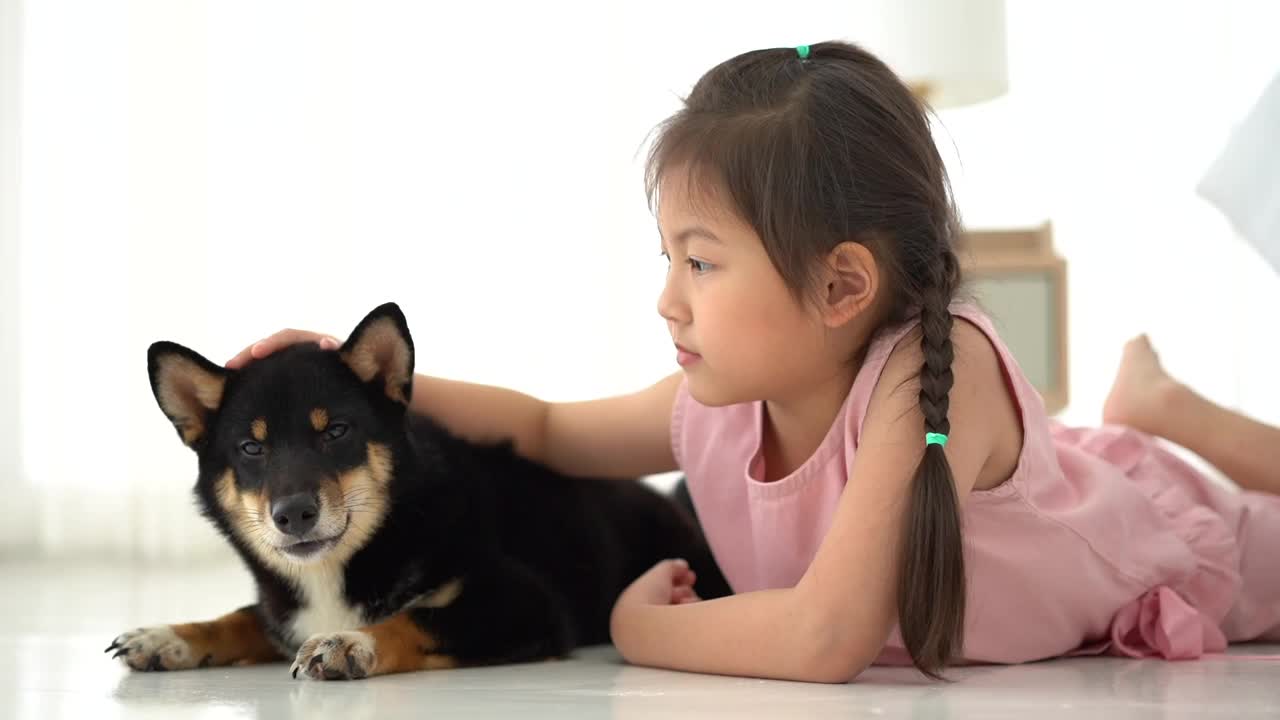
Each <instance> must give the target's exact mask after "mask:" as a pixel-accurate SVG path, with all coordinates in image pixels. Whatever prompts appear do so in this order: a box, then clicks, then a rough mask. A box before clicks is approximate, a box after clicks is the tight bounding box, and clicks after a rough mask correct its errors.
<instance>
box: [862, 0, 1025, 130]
mask: <svg viewBox="0 0 1280 720" xmlns="http://www.w3.org/2000/svg"><path fill="white" fill-rule="evenodd" d="M851 7H852V8H853V19H852V25H853V29H852V31H851V32H850V33H849V38H850V39H851V40H852V41H853V42H855V43H858V44H859V45H861V46H863V47H865V48H866V49H867V50H869V51H871V52H872V53H875V54H876V55H877V56H878V57H879V58H880V59H882V60H884V61H885V63H887V64H888V65H889V67H891V68H893V71H894V72H896V73H897V74H898V76H899V77H901V78H902V79H903V80H904V81H906V82H907V83H908V84H909V85H911V86H912V87H913V88H914V89H916V90H917V92H918V93H919V94H921V95H923V96H924V98H925V100H927V101H928V102H929V104H930V105H932V106H933V107H934V108H938V109H941V108H947V107H956V106H960V105H969V104H972V103H977V102H982V101H984V100H990V99H992V98H995V97H998V96H1000V95H1003V94H1004V93H1005V92H1006V91H1007V90H1008V89H1009V78H1008V71H1007V51H1006V47H1005V21H1004V0H855V1H854V2H853V3H851Z"/></svg>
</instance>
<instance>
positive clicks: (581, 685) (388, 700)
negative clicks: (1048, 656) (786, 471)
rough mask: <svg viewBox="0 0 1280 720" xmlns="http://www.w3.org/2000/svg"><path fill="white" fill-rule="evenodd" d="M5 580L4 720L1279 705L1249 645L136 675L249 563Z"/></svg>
mask: <svg viewBox="0 0 1280 720" xmlns="http://www.w3.org/2000/svg"><path fill="white" fill-rule="evenodd" d="M0 588H3V590H0V718H13V719H14V720H47V719H51V718H73V717H74V718H93V719H94V720H109V719H110V718H150V717H154V718H188V717H190V718H264V719H270V720H276V719H277V718H289V717H297V718H309V719H321V718H342V719H343V720H365V719H366V718H368V719H373V718H401V717H404V718H421V717H427V716H431V717H457V716H465V717H472V718H484V717H495V718H509V717H515V716H517V715H519V716H520V717H528V718H539V717H547V718H551V717H554V718H566V717H571V718H577V717H620V718H631V717H645V718H650V717H673V718H674V717H678V718H699V717H788V718H794V717H805V718H825V717H832V718H836V717H839V718H861V717H876V718H881V717H906V718H949V719H950V718H967V717H975V718H1018V719H1019V720H1022V719H1025V718H1028V717H1031V718H1034V719H1035V720H1049V719H1050V718H1081V717H1085V718H1089V720H1105V719H1107V718H1250V717H1259V718H1261V717H1272V718H1274V717H1280V662H1277V661H1267V660H1256V659H1243V658H1225V659H1224V658H1219V659H1206V660H1201V661H1198V662H1182V663H1168V662H1161V661H1130V660H1118V659H1077V660H1059V661H1053V662H1046V663H1036V664H1033V665H1024V666H1018V667H980V668H970V669H965V670H959V671H956V672H955V673H954V677H955V678H956V680H957V681H956V682H953V683H950V684H945V685H944V684H937V683H929V682H925V681H922V680H920V679H918V677H917V676H915V675H914V674H913V673H911V672H910V671H906V670H899V669H888V668H873V669H871V670H869V671H868V672H867V673H865V674H864V675H863V677H861V678H860V679H859V680H858V681H857V682H855V683H852V684H849V685H845V686H827V685H809V684H803V683H787V682H771V681H764V680H748V679H740V678H721V677H706V676H699V675H688V674H683V673H672V672H663V671H658V670H649V669H645V668H637V667H629V666H626V665H624V664H622V663H620V662H619V660H618V657H617V655H616V654H615V653H614V652H613V650H612V649H611V648H608V647H601V648H590V649H587V650H585V651H581V652H579V653H578V655H577V657H575V659H573V660H569V661H564V662H550V663H538V664H534V665H520V666H511V667H504V668H486V669H474V670H452V671H444V672H434V673H430V672H428V673H417V674H412V675H400V676H392V677H383V678H374V679H371V680H366V681H360V682H348V683H316V682H304V681H298V680H294V679H292V678H291V677H290V676H289V674H288V666H287V665H271V666H263V667H253V668H235V669H209V670H198V671H188V672H176V673H145V674H144V673H131V672H129V671H128V670H126V669H125V668H124V667H122V666H121V665H119V664H117V663H118V661H111V660H109V659H108V658H107V657H106V656H105V655H103V653H102V649H103V648H104V647H106V645H107V643H108V642H110V640H111V638H112V637H114V635H115V634H117V633H118V632H120V631H122V630H125V629H129V628H132V627H135V626H138V625H152V624H157V623H162V622H180V621H185V620H194V619H202V618H206V617H211V616H213V615H217V614H220V613H221V612H224V611H226V610H228V609H231V608H234V607H236V606H237V605H239V604H243V602H245V601H246V600H247V599H248V598H249V597H250V594H249V583H248V580H247V578H246V577H245V576H244V575H243V573H241V572H240V571H239V570H238V569H237V568H215V569H198V570H197V569H188V570H150V571H140V570H136V569H130V568H108V567H61V566H47V567H35V566H19V565H0ZM1233 652H1246V653H1251V654H1255V653H1256V654H1261V653H1280V648H1276V647H1270V648H1268V647H1265V646H1254V647H1240V648H1235V649H1233Z"/></svg>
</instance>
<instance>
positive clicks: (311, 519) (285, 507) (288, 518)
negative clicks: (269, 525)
mask: <svg viewBox="0 0 1280 720" xmlns="http://www.w3.org/2000/svg"><path fill="white" fill-rule="evenodd" d="M319 514H320V512H319V509H318V508H317V507H316V501H315V500H314V499H313V498H312V497H311V494H310V493H297V494H295V495H286V496H285V497H282V498H280V499H279V500H277V501H275V502H274V503H271V519H272V520H274V521H275V524H276V527H278V528H280V532H282V533H285V534H286V535H293V536H295V537H302V536H303V535H305V534H307V532H308V531H310V530H311V528H313V527H315V526H316V517H317V516H319Z"/></svg>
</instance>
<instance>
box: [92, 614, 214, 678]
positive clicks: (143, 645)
mask: <svg viewBox="0 0 1280 720" xmlns="http://www.w3.org/2000/svg"><path fill="white" fill-rule="evenodd" d="M112 650H115V651H116V653H115V654H114V655H112V656H111V657H113V658H120V659H121V660H122V661H124V664H125V665H128V666H129V667H131V668H133V669H134V670H143V671H151V670H188V669H190V668H194V667H203V666H204V665H205V664H206V663H208V661H209V658H208V657H204V658H197V657H196V656H195V654H194V653H192V651H191V646H190V645H189V644H187V641H186V640H183V639H182V638H180V637H178V635H177V634H176V633H174V631H173V628H171V627H169V626H168V625H157V626H155V627H149V628H138V629H137V630H130V631H129V632H127V633H124V634H122V635H120V636H119V637H117V638H116V639H115V640H113V641H111V645H109V646H108V647H107V649H106V652H111V651H112Z"/></svg>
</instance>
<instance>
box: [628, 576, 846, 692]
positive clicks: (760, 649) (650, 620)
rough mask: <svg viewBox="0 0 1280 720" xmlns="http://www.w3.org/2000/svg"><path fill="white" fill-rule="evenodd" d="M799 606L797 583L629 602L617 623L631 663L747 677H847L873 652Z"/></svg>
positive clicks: (843, 679) (816, 679)
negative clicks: (844, 643) (708, 596)
mask: <svg viewBox="0 0 1280 720" xmlns="http://www.w3.org/2000/svg"><path fill="white" fill-rule="evenodd" d="M813 615H814V614H813V613H805V612H803V611H802V610H801V608H800V607H799V603H798V602H797V594H796V592H795V591H794V590H764V591H759V592H752V593H744V594H742V595H734V596H731V597H726V598H720V599H716V600H706V601H702V602H694V603H687V604H682V605H649V604H641V603H634V602H629V601H628V600H627V598H626V596H625V595H624V596H623V598H620V599H619V601H618V604H617V606H615V608H614V611H613V618H612V622H611V630H612V634H613V642H614V644H615V645H616V646H617V648H618V651H619V652H620V653H621V654H622V656H623V657H624V658H625V659H626V660H627V661H628V662H630V663H634V664H636V665H647V666H650V667H659V668H668V669H672V670H685V671H689V672H701V673H712V674H717V675H737V676H745V677H760V678H773V679H778V680H800V681H805V682H827V683H843V682H848V681H849V680H851V679H852V678H853V677H855V676H856V675H857V674H858V673H859V672H861V671H862V669H863V668H864V667H866V665H868V664H870V660H871V658H865V659H864V658H862V657H859V653H856V652H850V651H848V649H846V648H837V647H835V645H834V643H833V642H831V639H832V637H833V635H832V633H830V632H828V631H827V630H826V629H824V628H823V627H822V626H821V622H819V621H816V618H814V617H813Z"/></svg>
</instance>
